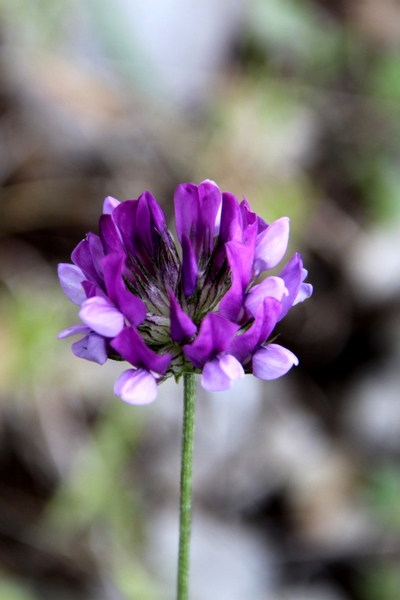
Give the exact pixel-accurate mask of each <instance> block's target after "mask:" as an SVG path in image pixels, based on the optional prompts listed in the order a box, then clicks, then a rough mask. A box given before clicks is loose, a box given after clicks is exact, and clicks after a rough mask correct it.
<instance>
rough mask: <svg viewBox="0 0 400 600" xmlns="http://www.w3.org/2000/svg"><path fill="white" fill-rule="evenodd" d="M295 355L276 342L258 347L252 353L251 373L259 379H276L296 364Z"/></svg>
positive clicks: (297, 362)
mask: <svg viewBox="0 0 400 600" xmlns="http://www.w3.org/2000/svg"><path fill="white" fill-rule="evenodd" d="M298 364H299V360H298V358H297V356H295V355H294V354H293V352H290V350H288V349H287V348H283V347H282V346H279V345H278V344H270V345H269V346H265V347H264V346H263V347H261V348H259V349H258V350H257V351H256V352H255V353H254V355H253V375H255V376H256V377H258V378H259V379H266V380H270V379H277V378H278V377H282V375H285V373H287V372H288V371H289V369H291V368H292V367H293V365H298Z"/></svg>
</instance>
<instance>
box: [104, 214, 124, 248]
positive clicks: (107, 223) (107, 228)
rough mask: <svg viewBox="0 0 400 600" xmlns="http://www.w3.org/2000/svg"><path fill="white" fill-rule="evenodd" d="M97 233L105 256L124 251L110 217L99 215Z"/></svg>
mask: <svg viewBox="0 0 400 600" xmlns="http://www.w3.org/2000/svg"><path fill="white" fill-rule="evenodd" d="M99 232H100V239H101V242H102V244H103V248H104V252H105V254H110V253H111V252H123V251H124V248H123V246H122V241H121V236H120V233H119V231H118V229H117V226H116V225H115V223H114V219H113V217H112V216H111V215H101V217H100V220H99Z"/></svg>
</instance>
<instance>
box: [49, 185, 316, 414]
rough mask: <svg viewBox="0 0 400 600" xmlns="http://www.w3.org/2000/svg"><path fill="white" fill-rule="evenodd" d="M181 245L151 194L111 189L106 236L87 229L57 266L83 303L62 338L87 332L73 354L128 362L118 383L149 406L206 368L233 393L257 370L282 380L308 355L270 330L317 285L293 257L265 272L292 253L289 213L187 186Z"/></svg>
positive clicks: (72, 295)
mask: <svg viewBox="0 0 400 600" xmlns="http://www.w3.org/2000/svg"><path fill="white" fill-rule="evenodd" d="M174 206H175V222H176V231H177V237H178V241H179V245H180V247H177V246H176V244H175V241H174V239H173V237H172V235H171V234H170V232H169V231H168V229H167V225H166V219H165V216H164V213H163V211H162V209H161V207H160V206H159V204H158V203H157V202H156V200H155V199H154V198H153V196H152V195H151V193H150V192H148V191H146V192H144V193H143V194H142V195H141V196H140V197H139V198H138V199H137V200H126V201H125V202H119V201H118V200H116V199H115V198H112V197H108V198H106V199H105V201H104V205H103V214H102V216H101V217H100V221H99V235H98V236H97V235H95V234H94V233H88V234H87V236H86V238H85V239H84V240H83V241H82V242H80V243H79V244H78V246H77V247H76V248H75V250H74V251H73V252H72V256H71V258H72V262H73V264H60V265H59V267H58V275H59V279H60V283H61V287H62V289H63V291H64V293H65V294H66V295H67V297H68V298H69V299H70V300H71V301H72V302H74V303H75V304H77V305H79V306H80V311H79V317H80V319H81V321H82V323H81V324H79V325H75V326H73V327H70V328H69V329H66V330H65V331H62V332H61V333H60V334H59V337H60V338H64V337H68V336H71V335H75V334H81V335H83V337H82V338H81V339H79V341H77V342H75V343H74V344H73V345H72V351H73V353H74V354H75V355H76V356H78V357H80V358H85V359H87V360H91V361H94V362H97V363H99V364H104V363H105V362H106V360H107V359H108V358H109V359H114V360H125V361H127V362H128V363H130V365H131V368H129V369H128V370H126V371H125V372H123V373H122V375H121V376H120V377H119V378H118V380H117V381H116V383H115V387H114V392H115V394H116V395H118V396H120V397H121V398H122V399H123V400H124V401H126V402H129V403H132V404H148V403H149V402H152V401H153V400H154V399H155V398H156V396H157V385H158V384H159V383H160V382H162V381H164V380H165V379H166V378H168V377H170V376H174V377H175V378H176V379H178V378H179V377H180V376H181V375H182V374H183V373H185V372H195V373H201V382H202V386H203V387H204V388H205V389H206V390H208V391H223V390H227V389H229V388H230V387H232V385H233V382H234V381H235V380H236V379H240V378H242V377H244V375H245V373H252V374H253V375H255V376H256V377H259V378H261V379H267V380H269V379H276V378H277V377H281V376H282V375H284V374H285V373H286V372H287V371H288V370H289V369H290V368H291V367H292V366H293V365H297V364H298V360H297V358H296V356H295V355H294V354H293V353H292V352H290V351H289V350H287V349H286V348H283V347H282V346H280V345H278V344H275V343H271V341H270V336H271V333H272V331H273V329H274V327H275V325H276V324H277V322H278V321H280V320H281V319H282V318H283V317H284V316H285V315H286V314H287V312H288V311H289V310H290V308H291V307H292V306H293V305H295V304H297V303H298V302H302V301H303V300H305V299H306V298H308V297H309V296H311V294H312V286H311V285H310V284H309V283H305V282H304V280H305V278H306V276H307V271H306V270H305V269H304V268H303V262H302V259H301V257H300V255H299V254H295V255H294V256H293V257H292V258H291V259H290V260H289V262H288V263H287V264H286V265H285V266H284V267H283V269H282V270H281V272H280V273H279V275H277V276H276V275H271V276H267V277H266V278H264V279H262V280H261V278H259V275H260V274H261V273H263V272H265V271H268V270H269V269H273V268H275V267H276V266H277V265H278V264H279V263H280V262H281V260H282V259H283V257H284V255H285V253H286V250H287V245H288V240H289V219H288V218H287V217H282V218H280V219H278V220H277V221H274V222H273V223H271V224H269V225H268V224H267V223H265V222H264V221H263V220H262V219H261V218H260V217H259V216H258V215H257V214H256V213H254V212H252V211H251V208H250V205H249V203H248V202H247V200H246V199H244V200H243V201H242V202H241V203H239V202H238V200H237V199H236V198H235V196H233V195H232V194H230V193H221V191H220V190H219V188H218V186H217V185H216V184H215V183H214V182H213V181H209V180H206V181H203V182H202V183H200V185H198V186H196V185H194V184H193V183H185V184H182V185H179V186H178V188H177V189H176V191H175V196H174Z"/></svg>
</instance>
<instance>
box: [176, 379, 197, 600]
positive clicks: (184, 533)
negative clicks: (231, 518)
mask: <svg viewBox="0 0 400 600" xmlns="http://www.w3.org/2000/svg"><path fill="white" fill-rule="evenodd" d="M183 378H184V409H183V432H182V462H181V502H180V520H179V559H178V592H177V600H188V599H189V555H190V520H191V502H192V465H193V439H194V412H195V402H196V386H195V382H196V379H195V378H196V376H195V374H194V373H185V374H184V376H183Z"/></svg>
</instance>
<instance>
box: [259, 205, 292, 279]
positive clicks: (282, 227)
mask: <svg viewBox="0 0 400 600" xmlns="http://www.w3.org/2000/svg"><path fill="white" fill-rule="evenodd" d="M289 223H290V221H289V218H288V217H282V218H280V219H278V220H277V221H274V222H273V223H271V225H269V227H267V229H265V231H263V232H262V233H261V234H259V236H258V238H257V244H256V250H255V255H254V258H255V263H254V270H255V274H256V275H258V274H259V273H261V271H265V270H267V269H273V268H274V267H276V265H277V264H278V263H280V261H281V260H282V258H283V257H284V255H285V252H286V249H287V245H288V242H289Z"/></svg>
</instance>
